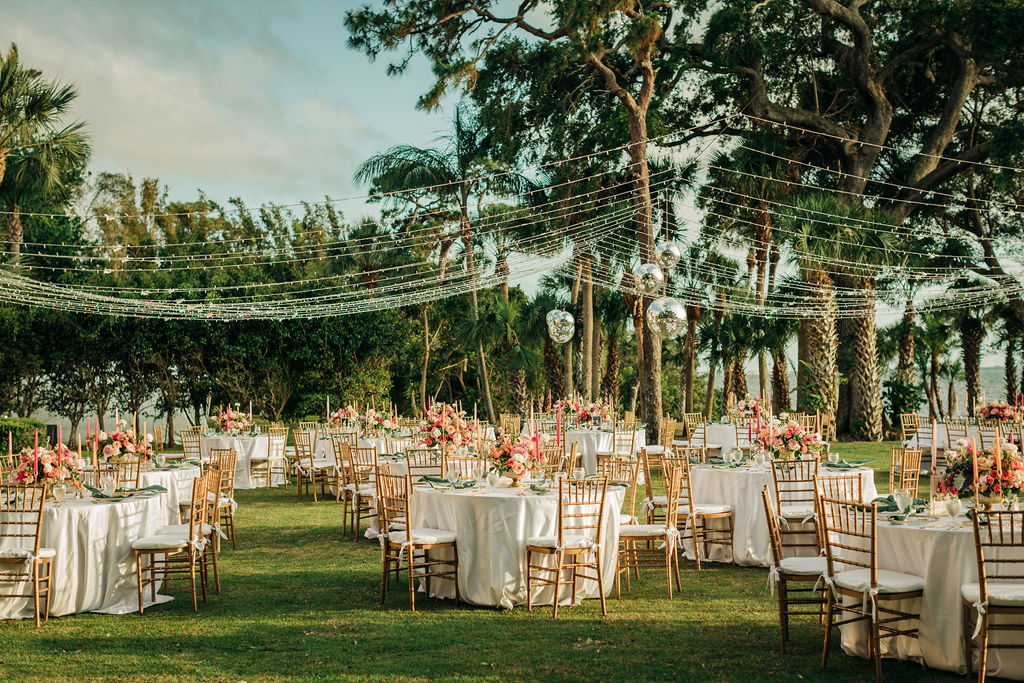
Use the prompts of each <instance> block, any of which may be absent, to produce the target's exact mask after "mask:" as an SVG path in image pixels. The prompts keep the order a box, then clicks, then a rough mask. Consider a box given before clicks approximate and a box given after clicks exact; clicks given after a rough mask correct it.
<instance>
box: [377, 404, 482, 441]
mask: <svg viewBox="0 0 1024 683" xmlns="http://www.w3.org/2000/svg"><path fill="white" fill-rule="evenodd" d="M394 423H395V424H396V425H397V423H398V421H397V420H395V421H394ZM475 438H476V432H475V430H474V429H473V426H472V425H471V424H470V423H469V420H468V419H467V417H466V413H465V412H463V411H459V410H457V409H456V408H455V407H454V406H451V405H448V404H447V403H435V404H433V405H432V406H431V407H430V409H429V410H427V416H426V420H425V424H424V425H423V427H422V428H421V429H420V443H422V444H423V445H424V446H426V447H427V448H433V447H435V446H439V447H441V449H442V450H444V451H445V452H446V453H450V452H452V451H454V450H455V449H456V448H461V447H462V446H469V445H470V444H472V443H473V440H474V439H475Z"/></svg>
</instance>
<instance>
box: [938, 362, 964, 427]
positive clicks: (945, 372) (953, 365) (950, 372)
mask: <svg viewBox="0 0 1024 683" xmlns="http://www.w3.org/2000/svg"><path fill="white" fill-rule="evenodd" d="M939 374H941V376H942V378H943V379H944V380H946V383H947V384H946V407H947V408H948V411H947V414H948V415H951V416H952V415H956V414H957V412H958V411H957V401H956V382H957V380H961V379H963V378H964V366H963V364H962V363H961V362H960V361H958V360H947V361H946V362H944V363H943V364H942V366H941V367H940V369H939Z"/></svg>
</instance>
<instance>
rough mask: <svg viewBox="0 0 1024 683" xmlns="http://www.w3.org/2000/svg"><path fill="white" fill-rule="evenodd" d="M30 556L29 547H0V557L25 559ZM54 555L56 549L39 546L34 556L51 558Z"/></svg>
mask: <svg viewBox="0 0 1024 683" xmlns="http://www.w3.org/2000/svg"><path fill="white" fill-rule="evenodd" d="M19 533H20V532H19ZM31 556H32V550H31V549H30V548H0V559H4V560H7V559H13V560H27V559H28V558H29V557H31ZM56 556H57V551H56V550H54V549H53V548H40V549H39V552H38V553H36V557H39V558H52V557H56Z"/></svg>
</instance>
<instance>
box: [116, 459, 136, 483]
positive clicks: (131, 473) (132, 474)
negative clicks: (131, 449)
mask: <svg viewBox="0 0 1024 683" xmlns="http://www.w3.org/2000/svg"><path fill="white" fill-rule="evenodd" d="M141 481H142V461H141V460H139V459H137V458H135V459H132V460H122V461H121V462H119V463H117V488H119V489H120V488H132V489H137V488H139V484H140V482H141Z"/></svg>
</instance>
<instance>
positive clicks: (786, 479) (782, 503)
mask: <svg viewBox="0 0 1024 683" xmlns="http://www.w3.org/2000/svg"><path fill="white" fill-rule="evenodd" d="M820 462H821V461H820V460H819V459H818V458H816V457H811V458H794V459H793V460H772V483H773V484H774V487H775V506H776V507H775V512H776V514H778V516H779V517H780V518H782V519H784V520H786V522H785V523H784V524H783V525H782V536H783V538H784V539H786V544H787V545H788V546H791V547H794V548H801V547H803V548H813V549H814V550H815V551H817V550H818V538H819V536H818V529H817V524H815V523H814V518H815V514H816V510H815V500H816V493H815V492H816V488H815V484H814V481H815V477H817V476H818V465H819V464H820ZM805 524H812V525H813V528H811V529H807V528H805V527H804V525H805Z"/></svg>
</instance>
